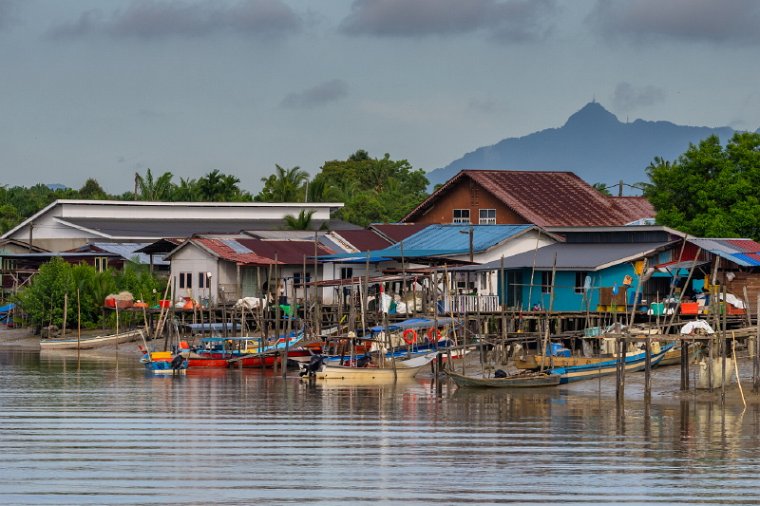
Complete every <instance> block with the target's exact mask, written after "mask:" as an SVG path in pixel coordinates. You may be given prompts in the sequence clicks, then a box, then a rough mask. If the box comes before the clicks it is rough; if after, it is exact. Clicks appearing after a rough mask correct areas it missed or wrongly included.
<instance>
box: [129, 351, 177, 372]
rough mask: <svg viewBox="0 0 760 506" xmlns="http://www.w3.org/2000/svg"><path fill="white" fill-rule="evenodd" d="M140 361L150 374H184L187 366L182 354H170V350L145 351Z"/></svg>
mask: <svg viewBox="0 0 760 506" xmlns="http://www.w3.org/2000/svg"><path fill="white" fill-rule="evenodd" d="M140 361H141V362H142V363H143V364H144V365H145V370H146V371H147V372H150V373H152V374H173V375H176V374H185V373H186V372H187V367H188V361H187V360H186V359H184V358H183V357H182V355H179V354H178V355H172V353H171V352H170V351H154V352H150V353H145V355H143V358H142V359H140Z"/></svg>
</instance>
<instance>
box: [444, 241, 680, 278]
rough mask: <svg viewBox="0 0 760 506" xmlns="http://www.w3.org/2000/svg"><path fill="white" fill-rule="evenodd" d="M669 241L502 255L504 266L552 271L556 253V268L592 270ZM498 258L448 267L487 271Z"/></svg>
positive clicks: (561, 246) (498, 262)
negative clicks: (491, 260) (483, 262)
mask: <svg viewBox="0 0 760 506" xmlns="http://www.w3.org/2000/svg"><path fill="white" fill-rule="evenodd" d="M671 244H674V243H672V242H664V243H651V242H648V243H618V244H580V243H556V244H551V245H549V246H544V247H543V248H539V249H537V250H535V251H527V252H525V253H520V254H518V255H514V256H511V257H505V258H504V260H503V265H504V268H505V269H530V268H533V267H535V269H536V270H539V271H549V270H552V268H553V266H554V261H555V255H556V262H557V264H556V269H557V270H559V271H596V270H599V269H602V268H606V267H609V266H612V265H617V264H619V263H622V262H626V261H632V260H636V259H639V258H641V257H644V256H647V255H650V254H652V253H654V252H656V251H659V250H662V249H665V248H667V247H668V246H669V245H671ZM501 265H502V260H496V261H493V262H489V263H487V264H483V265H474V266H468V267H460V268H457V269H452V270H474V271H483V270H485V271H488V270H495V269H499V268H500V267H501Z"/></svg>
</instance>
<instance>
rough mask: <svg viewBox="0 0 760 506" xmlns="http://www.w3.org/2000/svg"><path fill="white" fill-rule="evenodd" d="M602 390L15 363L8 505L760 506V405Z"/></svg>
mask: <svg viewBox="0 0 760 506" xmlns="http://www.w3.org/2000/svg"><path fill="white" fill-rule="evenodd" d="M590 390H591V391H588V389H586V390H578V389H572V388H570V389H567V388H560V389H551V390H545V391H523V392H509V391H470V390H457V389H456V387H455V386H453V385H444V387H443V388H442V389H441V391H440V393H439V392H437V391H436V388H434V387H431V380H430V377H429V374H423V375H422V377H421V378H418V379H417V380H415V381H413V382H411V383H403V384H398V385H395V386H390V385H389V386H382V387H380V386H378V387H350V386H333V385H327V386H323V385H320V384H317V385H309V384H307V383H302V382H300V381H299V380H298V379H297V376H296V375H295V374H293V375H292V376H291V377H290V378H288V379H283V378H282V377H280V376H279V375H278V376H274V375H273V374H272V373H271V372H267V371H260V370H243V371H240V370H230V371H226V370H224V371H207V372H199V373H192V371H191V372H190V373H189V374H188V376H186V377H178V378H171V377H168V378H161V377H151V376H147V375H146V374H145V372H144V371H143V369H142V367H141V366H140V365H139V364H138V362H137V358H136V356H134V355H127V356H121V357H119V358H118V359H116V358H108V357H100V358H99V357H92V356H90V357H85V356H83V357H81V358H80V360H77V358H76V356H75V355H74V356H68V357H61V356H57V355H52V356H47V355H42V356H40V354H39V353H38V352H20V351H15V352H11V351H3V352H0V451H1V452H2V453H1V454H0V504H13V505H16V504H56V505H59V504H77V505H79V504H183V505H191V504H192V505H196V504H197V505H205V504H299V505H302V504H309V505H313V504H325V505H327V504H351V505H354V504H475V505H487V504H557V503H575V504H590V503H597V504H613V503H626V504H652V503H662V504H676V503H681V504H697V503H700V504H760V411H759V410H758V405H757V404H751V405H750V407H748V408H747V409H746V411H744V412H742V408H741V406H739V407H735V406H731V407H727V408H726V409H725V410H721V409H720V405H719V404H717V403H715V404H713V403H706V402H697V401H696V400H695V399H693V398H692V399H689V400H678V399H674V400H672V399H664V398H663V396H661V395H657V394H655V396H654V401H653V403H652V404H651V405H650V406H646V405H645V404H644V403H643V402H641V401H628V402H626V405H625V408H624V409H622V410H618V409H616V406H615V403H614V396H612V395H610V394H609V393H607V392H606V391H605V392H595V391H593V390H594V389H593V388H592V389H590ZM687 397H688V396H687Z"/></svg>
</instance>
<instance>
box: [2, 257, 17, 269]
mask: <svg viewBox="0 0 760 506" xmlns="http://www.w3.org/2000/svg"><path fill="white" fill-rule="evenodd" d="M3 270H4V271H15V270H16V260H15V259H13V258H3Z"/></svg>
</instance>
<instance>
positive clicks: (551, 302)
mask: <svg viewBox="0 0 760 506" xmlns="http://www.w3.org/2000/svg"><path fill="white" fill-rule="evenodd" d="M556 273H557V254H556V253H555V254H554V263H553V264H552V286H551V287H550V288H549V311H548V313H547V314H546V332H545V333H544V342H543V344H542V350H541V355H543V356H544V357H545V358H546V357H548V358H549V360H551V354H547V350H546V348H547V347H548V346H549V330H550V327H551V320H550V318H551V314H552V310H553V309H554V285H556V283H555V282H554V276H555V275H556ZM541 355H539V356H541ZM545 363H546V360H542V361H541V372H543V370H544V364H545Z"/></svg>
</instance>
